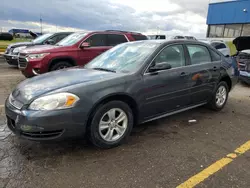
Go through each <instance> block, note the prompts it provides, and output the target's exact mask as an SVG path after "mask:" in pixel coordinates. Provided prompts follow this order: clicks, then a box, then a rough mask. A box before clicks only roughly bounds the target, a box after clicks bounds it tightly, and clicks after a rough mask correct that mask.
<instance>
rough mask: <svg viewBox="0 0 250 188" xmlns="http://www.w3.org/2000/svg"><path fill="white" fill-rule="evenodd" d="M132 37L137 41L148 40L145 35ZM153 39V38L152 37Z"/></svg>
mask: <svg viewBox="0 0 250 188" xmlns="http://www.w3.org/2000/svg"><path fill="white" fill-rule="evenodd" d="M132 37H133V38H134V39H135V40H136V41H137V40H147V39H148V38H147V37H146V36H145V35H133V34H132ZM150 37H152V36H150Z"/></svg>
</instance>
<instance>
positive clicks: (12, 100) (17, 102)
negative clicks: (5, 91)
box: [9, 94, 23, 110]
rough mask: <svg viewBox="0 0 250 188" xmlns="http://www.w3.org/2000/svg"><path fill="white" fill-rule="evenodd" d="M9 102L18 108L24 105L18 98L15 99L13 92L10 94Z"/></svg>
mask: <svg viewBox="0 0 250 188" xmlns="http://www.w3.org/2000/svg"><path fill="white" fill-rule="evenodd" d="M9 103H10V104H11V105H12V106H14V107H15V108H17V109H18V110H20V109H21V108H22V107H23V104H22V103H21V102H19V101H17V100H15V99H14V98H13V96H12V94H10V96H9Z"/></svg>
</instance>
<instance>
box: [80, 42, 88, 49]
mask: <svg viewBox="0 0 250 188" xmlns="http://www.w3.org/2000/svg"><path fill="white" fill-rule="evenodd" d="M89 47H90V44H89V43H88V42H83V43H82V44H81V46H80V48H89Z"/></svg>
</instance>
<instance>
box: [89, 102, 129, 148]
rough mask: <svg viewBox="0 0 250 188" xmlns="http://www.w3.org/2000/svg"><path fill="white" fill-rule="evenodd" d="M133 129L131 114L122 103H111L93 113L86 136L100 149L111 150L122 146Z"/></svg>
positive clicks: (127, 107)
mask: <svg viewBox="0 0 250 188" xmlns="http://www.w3.org/2000/svg"><path fill="white" fill-rule="evenodd" d="M132 127H133V113H132V110H131V109H130V107H129V106H128V105H127V104H126V103H124V102H122V101H111V102H108V103H106V104H104V105H101V106H99V107H98V108H97V110H96V111H95V113H94V115H93V117H92V121H91V124H90V125H89V130H88V136H89V138H90V141H91V142H92V143H93V144H94V145H95V146H97V147H100V148H106V149H107V148H112V147H116V146H118V145H120V144H122V143H123V142H124V141H125V140H126V139H127V137H128V136H129V134H130V132H131V130H132Z"/></svg>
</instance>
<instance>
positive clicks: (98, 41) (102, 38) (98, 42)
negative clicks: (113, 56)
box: [85, 34, 107, 47]
mask: <svg viewBox="0 0 250 188" xmlns="http://www.w3.org/2000/svg"><path fill="white" fill-rule="evenodd" d="M106 36H107V35H104V34H95V35H92V36H91V37H89V38H88V39H87V40H86V41H85V42H88V43H89V44H90V46H91V47H95V46H107V42H106Z"/></svg>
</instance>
